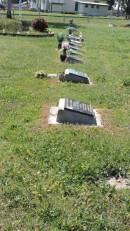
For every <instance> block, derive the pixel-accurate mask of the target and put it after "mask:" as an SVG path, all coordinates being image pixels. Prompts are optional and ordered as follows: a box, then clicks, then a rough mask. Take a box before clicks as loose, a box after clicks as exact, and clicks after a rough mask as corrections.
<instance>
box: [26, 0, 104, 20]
mask: <svg viewBox="0 0 130 231" xmlns="http://www.w3.org/2000/svg"><path fill="white" fill-rule="evenodd" d="M30 1H31V2H30V8H31V9H39V8H40V9H41V10H43V11H47V12H65V13H79V14H83V15H92V16H107V15H108V4H106V3H99V2H93V0H92V1H91V0H89V1H85V0H82V1H80V0H30Z"/></svg>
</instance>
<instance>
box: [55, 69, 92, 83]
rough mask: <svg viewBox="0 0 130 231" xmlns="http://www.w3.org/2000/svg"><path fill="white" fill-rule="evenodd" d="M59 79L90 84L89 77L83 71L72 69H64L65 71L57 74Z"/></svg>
mask: <svg viewBox="0 0 130 231" xmlns="http://www.w3.org/2000/svg"><path fill="white" fill-rule="evenodd" d="M59 79H60V80H61V81H68V82H69V81H71V82H73V83H85V84H90V79H89V77H88V76H87V75H86V74H85V73H83V72H79V71H76V70H74V69H66V70H65V72H64V73H63V74H61V75H60V76H59Z"/></svg>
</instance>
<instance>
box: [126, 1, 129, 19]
mask: <svg viewBox="0 0 130 231" xmlns="http://www.w3.org/2000/svg"><path fill="white" fill-rule="evenodd" d="M125 6H126V7H125V13H126V18H127V19H128V18H130V0H126V1H125Z"/></svg>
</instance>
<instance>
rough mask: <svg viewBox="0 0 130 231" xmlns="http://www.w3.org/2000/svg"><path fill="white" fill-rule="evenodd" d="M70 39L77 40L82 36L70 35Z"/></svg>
mask: <svg viewBox="0 0 130 231" xmlns="http://www.w3.org/2000/svg"><path fill="white" fill-rule="evenodd" d="M68 39H73V40H75V41H81V38H80V37H79V36H76V35H68Z"/></svg>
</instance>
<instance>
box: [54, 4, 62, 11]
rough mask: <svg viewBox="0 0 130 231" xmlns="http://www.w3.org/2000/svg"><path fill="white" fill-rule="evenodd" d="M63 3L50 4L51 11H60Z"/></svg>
mask: <svg viewBox="0 0 130 231" xmlns="http://www.w3.org/2000/svg"><path fill="white" fill-rule="evenodd" d="M62 11H63V5H62V4H52V12H62Z"/></svg>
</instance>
